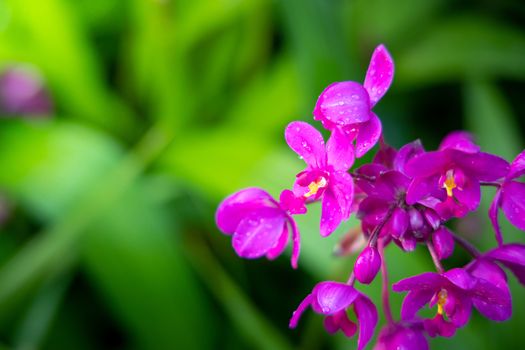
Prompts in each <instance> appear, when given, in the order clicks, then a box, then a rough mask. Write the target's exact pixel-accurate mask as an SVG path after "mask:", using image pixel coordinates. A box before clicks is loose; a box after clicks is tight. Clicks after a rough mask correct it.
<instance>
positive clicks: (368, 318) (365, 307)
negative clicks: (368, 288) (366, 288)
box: [354, 294, 377, 350]
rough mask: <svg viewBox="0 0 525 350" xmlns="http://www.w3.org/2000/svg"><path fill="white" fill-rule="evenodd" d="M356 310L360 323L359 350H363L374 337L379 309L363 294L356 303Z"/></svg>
mask: <svg viewBox="0 0 525 350" xmlns="http://www.w3.org/2000/svg"><path fill="white" fill-rule="evenodd" d="M354 310H355V314H356V317H357V321H358V323H359V337H358V339H357V350H361V349H363V348H364V347H365V346H366V344H368V342H369V341H370V339H371V338H372V336H373V335H374V331H375V328H376V325H377V309H376V307H375V305H374V303H372V301H371V300H370V299H368V297H366V296H365V295H363V294H361V295H360V296H359V297H358V298H357V299H356V300H355V302H354Z"/></svg>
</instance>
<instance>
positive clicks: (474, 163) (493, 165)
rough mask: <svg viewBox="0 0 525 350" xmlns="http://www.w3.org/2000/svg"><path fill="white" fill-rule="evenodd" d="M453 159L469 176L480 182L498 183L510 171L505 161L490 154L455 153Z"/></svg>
mask: <svg viewBox="0 0 525 350" xmlns="http://www.w3.org/2000/svg"><path fill="white" fill-rule="evenodd" d="M453 159H454V162H455V163H456V164H458V165H459V166H460V167H461V169H462V170H463V171H464V172H465V173H466V174H468V176H472V177H475V178H476V179H478V181H496V180H498V179H501V178H503V177H505V176H506V175H507V173H508V172H509V169H510V166H509V163H508V162H507V161H506V160H505V159H503V158H500V157H498V156H495V155H492V154H489V153H483V152H479V153H476V154H468V153H463V152H454V153H453Z"/></svg>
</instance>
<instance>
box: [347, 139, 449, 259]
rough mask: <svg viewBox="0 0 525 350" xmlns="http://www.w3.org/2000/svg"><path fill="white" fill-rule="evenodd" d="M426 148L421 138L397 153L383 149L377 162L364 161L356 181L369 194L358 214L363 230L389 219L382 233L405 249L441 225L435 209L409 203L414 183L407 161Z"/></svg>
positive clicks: (369, 229)
mask: <svg viewBox="0 0 525 350" xmlns="http://www.w3.org/2000/svg"><path fill="white" fill-rule="evenodd" d="M383 147H384V146H382V148H383ZM423 152H424V149H423V146H422V145H421V142H419V141H414V142H412V143H409V144H407V145H405V146H403V147H402V148H401V149H400V150H399V152H397V153H396V154H394V153H393V152H392V151H391V150H387V151H385V152H383V154H382V156H381V157H379V158H378V159H376V160H378V162H377V163H372V164H366V165H363V166H362V167H360V168H359V169H357V171H356V173H357V179H356V185H357V187H358V188H360V189H361V190H362V191H363V192H365V193H366V195H367V198H365V199H364V200H363V201H362V202H361V203H360V206H359V211H358V214H357V216H358V218H359V219H361V220H362V227H363V232H365V233H370V232H372V231H373V230H374V229H375V228H376V227H378V225H380V223H381V222H384V221H385V220H386V222H385V224H384V226H383V227H382V229H381V231H380V232H379V236H380V237H385V236H387V235H390V236H391V237H392V238H393V239H394V242H395V243H396V244H398V245H399V246H400V247H401V248H402V249H403V250H405V251H412V250H414V249H415V247H416V243H417V242H418V241H423V240H425V239H426V238H427V237H428V236H429V235H430V234H431V233H432V232H433V231H434V230H436V229H437V228H438V227H439V226H440V225H441V221H440V219H439V217H438V215H437V214H436V213H435V212H434V211H433V210H432V209H429V208H425V207H423V206H421V205H417V207H415V206H409V205H408V204H407V203H406V200H405V197H406V192H407V188H408V187H409V184H410V178H409V177H408V176H406V174H405V165H406V163H407V162H408V161H409V160H410V159H412V158H413V157H416V156H417V155H419V154H422V153H423ZM379 162H380V163H379ZM388 166H390V168H389V167H388ZM388 215H390V217H389V218H387V216H388Z"/></svg>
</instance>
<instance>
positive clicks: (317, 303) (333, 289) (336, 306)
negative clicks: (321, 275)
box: [312, 281, 359, 315]
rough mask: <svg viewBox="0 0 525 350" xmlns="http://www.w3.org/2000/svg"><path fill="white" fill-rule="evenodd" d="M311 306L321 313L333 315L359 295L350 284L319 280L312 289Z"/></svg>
mask: <svg viewBox="0 0 525 350" xmlns="http://www.w3.org/2000/svg"><path fill="white" fill-rule="evenodd" d="M312 295H313V296H314V298H315V299H314V300H313V301H312V308H313V309H314V311H315V312H317V313H319V314H323V315H333V314H335V313H336V312H338V311H341V310H344V309H346V308H347V307H348V306H350V305H351V304H352V303H353V302H354V300H355V299H356V298H357V296H358V295H359V292H358V291H356V290H355V289H354V288H353V287H352V286H349V285H348V284H345V283H340V282H330V281H328V282H321V283H318V284H317V285H316V286H315V288H314V290H313V291H312Z"/></svg>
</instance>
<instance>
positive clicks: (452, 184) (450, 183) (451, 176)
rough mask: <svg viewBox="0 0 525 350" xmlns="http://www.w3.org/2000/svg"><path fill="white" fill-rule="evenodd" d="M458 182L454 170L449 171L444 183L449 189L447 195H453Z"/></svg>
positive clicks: (446, 188)
mask: <svg viewBox="0 0 525 350" xmlns="http://www.w3.org/2000/svg"><path fill="white" fill-rule="evenodd" d="M456 187H457V185H456V182H455V181H454V171H453V170H448V171H447V179H446V180H445V182H444V183H443V188H444V189H445V190H447V196H449V197H452V190H453V189H454V188H456Z"/></svg>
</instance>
